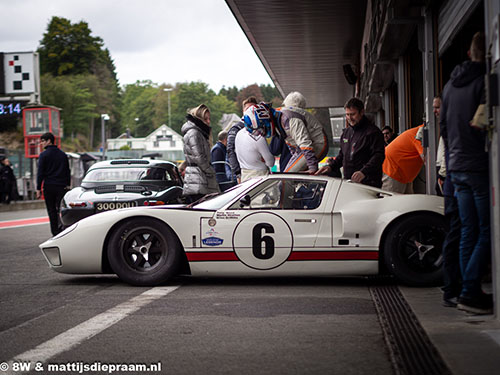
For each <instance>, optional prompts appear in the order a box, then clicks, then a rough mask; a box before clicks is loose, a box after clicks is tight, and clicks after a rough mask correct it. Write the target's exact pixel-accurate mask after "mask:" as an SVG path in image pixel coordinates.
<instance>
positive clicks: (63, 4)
mask: <svg viewBox="0 0 500 375" xmlns="http://www.w3.org/2000/svg"><path fill="white" fill-rule="evenodd" d="M0 5H1V7H0V9H1V13H2V17H1V21H0V52H25V51H35V50H36V49H37V48H38V46H39V42H40V40H41V39H42V36H43V34H44V33H45V32H46V30H47V25H48V23H49V21H50V19H51V18H52V17H53V16H58V17H64V18H67V19H69V20H71V22H72V23H76V22H79V21H81V20H83V21H85V22H87V23H88V25H89V28H90V30H91V31H92V35H93V36H98V37H101V38H102V39H103V41H104V45H105V47H106V48H108V49H109V51H110V52H111V57H112V58H113V60H114V63H115V67H116V72H117V75H118V80H119V81H120V84H121V85H124V84H128V83H134V82H136V81H137V80H146V79H149V80H151V81H153V82H155V83H158V84H161V83H167V84H169V83H170V84H175V83H176V82H190V81H203V82H206V83H208V84H209V86H210V88H212V89H213V90H214V91H216V92H218V91H219V89H220V88H221V87H222V86H223V85H225V86H226V87H229V86H237V87H238V88H241V87H245V86H247V85H250V84H253V83H257V84H271V83H272V81H271V79H270V78H269V75H268V74H267V72H266V71H265V69H264V67H263V66H262V63H261V62H260V60H259V59H258V57H257V55H256V54H255V52H254V50H253V49H252V47H251V45H250V43H249V42H248V40H247V39H246V37H245V35H244V33H243V31H242V30H241V28H240V27H239V25H238V23H237V22H236V19H235V18H234V17H233V15H232V13H231V11H230V10H229V8H228V6H227V5H226V2H225V1H224V0H0Z"/></svg>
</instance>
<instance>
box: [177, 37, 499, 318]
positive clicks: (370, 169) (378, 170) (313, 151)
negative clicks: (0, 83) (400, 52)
mask: <svg viewBox="0 0 500 375" xmlns="http://www.w3.org/2000/svg"><path fill="white" fill-rule="evenodd" d="M469 57H470V60H469V61H466V62H464V63H462V64H460V65H458V66H457V67H456V68H455V70H454V71H453V73H452V75H451V78H450V81H449V82H448V83H447V84H446V85H445V87H444V90H443V94H442V97H441V95H438V96H436V97H435V98H434V100H433V111H434V114H435V116H436V118H437V119H438V121H439V125H440V132H441V138H440V142H439V144H440V145H439V149H438V151H437V155H438V159H437V163H436V164H437V166H438V168H437V181H438V183H437V186H436V193H437V194H438V195H442V196H444V200H445V220H446V224H447V233H446V238H445V241H444V246H443V262H444V265H443V270H444V287H443V292H444V294H443V305H444V306H447V307H457V308H459V309H461V310H464V311H468V312H472V313H477V314H485V313H491V312H492V309H493V299H492V295H491V294H487V293H485V292H484V291H483V290H482V288H481V286H482V279H483V277H484V276H485V274H486V272H487V269H488V265H489V262H490V257H491V244H490V217H489V174H488V160H489V159H488V153H487V151H485V136H486V135H485V132H484V130H482V129H478V128H476V127H474V123H473V121H472V119H473V117H474V114H475V112H476V110H477V109H478V107H479V106H480V104H482V103H484V101H485V100H484V72H485V64H484V35H482V34H479V33H478V34H476V35H475V36H474V39H473V41H472V44H471V48H470V51H469ZM200 107H202V106H200ZM200 107H198V108H197V109H194V110H193V111H191V112H190V114H189V115H188V122H186V124H185V125H184V126H183V134H184V141H185V150H184V151H185V155H186V161H187V170H190V171H191V173H190V174H186V185H185V195H187V196H188V197H190V200H193V199H195V198H197V197H199V196H201V195H203V194H206V193H210V192H215V191H224V190H226V189H227V188H228V187H230V186H233V185H235V184H238V183H240V182H243V181H246V180H247V179H250V178H252V177H255V176H263V175H267V174H269V173H270V170H271V168H272V167H273V166H274V164H275V158H274V157H275V156H280V161H279V170H280V171H282V172H301V173H308V174H311V175H321V174H327V175H330V176H334V177H343V178H345V179H350V180H351V181H352V182H356V183H361V184H366V185H370V186H374V187H379V188H382V189H384V190H387V191H392V192H396V193H403V194H412V193H413V182H414V180H415V178H416V177H417V175H418V174H419V173H420V171H421V169H422V167H423V165H424V163H425V161H426V160H425V150H424V145H423V138H424V135H423V133H424V126H425V124H421V125H418V126H416V127H413V128H410V129H408V130H406V131H404V132H402V133H401V134H400V135H397V134H395V133H394V131H393V129H392V128H391V127H389V126H386V127H384V128H383V129H382V130H381V129H379V128H378V127H377V126H376V125H375V124H374V123H373V122H372V121H371V120H370V119H369V118H368V117H367V116H366V115H365V111H364V105H363V102H362V101H361V100H359V99H357V98H351V99H349V100H348V101H347V103H346V104H345V106H344V109H345V115H346V120H347V124H348V126H347V127H346V128H345V129H344V130H343V132H342V135H341V137H340V150H339V152H338V155H337V156H335V157H330V158H328V159H327V162H326V165H324V166H322V167H321V168H320V167H319V161H321V160H322V159H323V158H324V157H325V156H326V153H327V150H328V140H327V137H326V134H325V132H324V130H323V127H322V125H321V124H320V122H319V121H318V120H317V119H316V118H315V117H314V116H313V115H312V114H311V113H310V112H308V111H306V110H305V108H306V99H305V98H304V96H303V95H302V94H300V93H299V92H292V93H290V94H289V95H288V96H287V97H286V98H285V100H284V102H283V106H282V107H281V108H277V109H274V108H272V107H271V106H269V105H268V104H267V103H263V102H261V103H258V102H257V100H255V98H254V97H250V98H248V99H247V100H245V101H244V102H243V116H242V118H241V120H240V121H239V122H237V123H236V124H234V125H233V126H232V127H231V128H230V129H229V131H228V132H227V133H226V132H225V131H223V132H221V133H220V134H219V136H218V139H219V142H217V144H216V145H215V146H214V147H213V148H212V150H211V153H210V155H211V160H212V163H215V164H213V166H212V165H210V163H208V160H210V159H209V150H210V139H211V137H210V135H209V133H210V132H209V129H210V127H209V125H210V121H209V119H210V116H209V111H208V109H207V108H206V107H204V106H203V107H204V111H203V112H199V108H200ZM198 112H199V113H198ZM207 113H208V117H206V114H207ZM204 116H205V117H204ZM194 128H196V130H193V129H194ZM195 134H196V137H194V135H195ZM268 140H269V141H268ZM195 148H196V150H195ZM198 163H199V164H198ZM217 163H220V164H217ZM190 168H191V169H190ZM341 170H342V172H341ZM194 175H196V176H197V177H196V178H195V177H194ZM194 185H196V188H195V187H194Z"/></svg>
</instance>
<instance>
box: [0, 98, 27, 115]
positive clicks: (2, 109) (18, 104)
mask: <svg viewBox="0 0 500 375" xmlns="http://www.w3.org/2000/svg"><path fill="white" fill-rule="evenodd" d="M26 103H27V102H25V101H19V100H13V101H0V118H3V117H19V116H21V113H22V110H23V107H24V106H25V105H26Z"/></svg>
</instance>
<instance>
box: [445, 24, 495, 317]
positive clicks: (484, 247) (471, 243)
mask: <svg viewBox="0 0 500 375" xmlns="http://www.w3.org/2000/svg"><path fill="white" fill-rule="evenodd" d="M468 55H469V58H470V61H465V62H464V63H462V64H460V65H457V66H456V67H455V69H454V70H453V72H452V73H451V78H450V80H449V81H448V83H447V84H446V86H445V87H444V90H443V100H442V103H441V114H440V127H441V135H442V136H443V139H444V142H445V147H446V150H447V153H448V155H449V159H448V163H447V175H448V174H449V176H450V177H451V181H452V182H453V185H454V186H455V197H456V198H457V203H458V211H459V214H460V221H461V224H462V230H461V236H460V268H461V271H462V279H463V280H462V291H461V293H460V297H459V299H458V306H457V307H458V308H459V309H461V310H465V311H468V312H472V313H476V314H488V313H491V312H492V311H493V299H492V296H491V295H488V294H485V293H484V292H483V291H482V289H481V280H482V278H483V276H484V274H485V273H486V270H487V266H488V263H489V260H490V257H491V244H490V198H489V167H488V166H489V157H488V153H487V152H486V151H485V145H486V134H485V132H484V131H482V130H479V129H475V128H474V127H472V126H471V124H470V123H471V121H472V119H473V117H474V113H475V112H476V110H477V108H478V106H479V104H481V103H484V87H485V86H484V75H485V72H486V66H485V63H484V56H485V46H484V35H483V34H482V33H476V34H475V35H474V37H473V39H472V43H471V46H470V50H469V51H468Z"/></svg>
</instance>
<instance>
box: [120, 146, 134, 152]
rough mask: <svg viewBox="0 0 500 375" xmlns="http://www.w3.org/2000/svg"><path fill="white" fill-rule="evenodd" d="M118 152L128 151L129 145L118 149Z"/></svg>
mask: <svg viewBox="0 0 500 375" xmlns="http://www.w3.org/2000/svg"><path fill="white" fill-rule="evenodd" d="M120 150H122V151H130V150H132V149H131V148H130V146H129V145H123V146H122V147H120Z"/></svg>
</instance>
